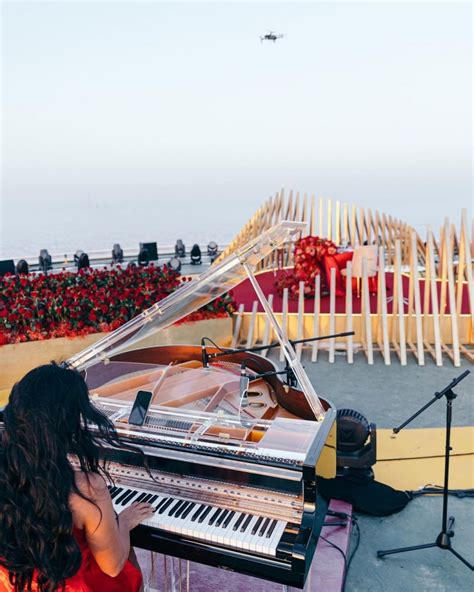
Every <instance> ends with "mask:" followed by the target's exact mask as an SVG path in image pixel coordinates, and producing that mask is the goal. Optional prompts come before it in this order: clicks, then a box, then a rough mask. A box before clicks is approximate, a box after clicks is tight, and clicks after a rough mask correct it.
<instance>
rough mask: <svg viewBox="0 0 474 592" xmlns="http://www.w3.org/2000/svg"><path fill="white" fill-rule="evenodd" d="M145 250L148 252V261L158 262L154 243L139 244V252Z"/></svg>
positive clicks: (156, 248)
mask: <svg viewBox="0 0 474 592" xmlns="http://www.w3.org/2000/svg"><path fill="white" fill-rule="evenodd" d="M142 249H146V250H147V251H148V261H157V260H158V247H157V246H156V243H140V248H139V251H141V250H142Z"/></svg>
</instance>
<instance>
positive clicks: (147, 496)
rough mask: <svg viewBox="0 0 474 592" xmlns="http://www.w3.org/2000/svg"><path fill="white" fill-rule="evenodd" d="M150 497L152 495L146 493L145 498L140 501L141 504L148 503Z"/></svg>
mask: <svg viewBox="0 0 474 592" xmlns="http://www.w3.org/2000/svg"><path fill="white" fill-rule="evenodd" d="M152 497H153V494H152V493H147V494H146V495H145V497H144V498H143V499H142V502H149V501H150V500H151V498H152Z"/></svg>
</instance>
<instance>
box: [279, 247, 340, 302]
mask: <svg viewBox="0 0 474 592" xmlns="http://www.w3.org/2000/svg"><path fill="white" fill-rule="evenodd" d="M336 252H337V247H336V245H335V244H334V243H333V242H332V241H330V240H327V239H324V238H320V237H319V236H305V237H304V238H300V239H299V240H298V241H296V243H295V264H294V269H293V270H292V271H289V272H283V274H282V275H281V276H280V277H279V278H278V280H277V282H276V286H277V290H278V291H279V293H280V294H281V293H282V292H283V289H284V288H288V291H289V296H290V297H294V298H296V297H297V296H298V294H299V283H300V282H304V286H305V287H304V292H305V295H307V296H314V282H315V278H316V276H317V275H320V276H321V290H322V291H324V290H327V285H326V277H325V274H324V273H323V274H322V273H321V267H322V263H323V259H324V257H326V256H327V255H335V254H336Z"/></svg>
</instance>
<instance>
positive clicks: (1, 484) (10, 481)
mask: <svg viewBox="0 0 474 592" xmlns="http://www.w3.org/2000/svg"><path fill="white" fill-rule="evenodd" d="M91 426H95V428H96V429H95V431H94V432H92V431H91V429H90V427H91ZM101 440H105V441H106V442H108V443H109V444H111V445H112V446H114V447H117V446H120V444H121V443H120V440H119V438H118V436H117V433H116V431H115V429H114V426H113V424H112V423H111V421H110V420H109V419H108V418H107V417H106V416H105V415H103V414H102V413H100V412H99V411H98V410H97V409H96V408H95V407H94V406H93V405H92V404H91V402H90V399H89V392H88V389H87V385H86V383H85V381H84V379H83V378H82V376H81V375H80V374H79V373H78V372H76V371H75V370H70V369H66V368H62V367H60V366H58V365H56V364H54V363H51V364H47V365H45V366H40V367H39V368H36V369H34V370H31V372H28V374H26V376H25V377H24V378H22V380H20V382H18V383H17V384H15V386H14V387H13V389H12V392H11V394H10V399H9V403H8V405H7V406H6V407H5V410H4V435H3V440H2V443H1V445H0V461H1V462H0V565H3V566H4V567H5V568H6V569H7V570H8V571H9V573H10V582H11V584H12V585H13V586H14V590H15V592H23V591H25V590H26V591H30V590H31V587H32V583H33V581H35V583H36V584H37V586H38V589H39V591H40V592H52V591H54V590H58V589H62V588H64V585H65V583H64V581H65V579H66V578H69V577H71V576H72V575H74V574H75V573H76V572H77V571H78V569H79V567H80V565H81V553H80V550H79V546H78V544H77V542H76V540H75V538H74V536H73V519H72V514H71V510H70V509H69V503H68V502H69V496H70V494H71V492H75V493H77V494H78V495H80V496H81V497H84V495H82V494H81V492H80V491H79V490H78V488H77V486H76V483H75V480H74V471H73V468H72V466H71V464H70V462H69V460H68V455H74V457H75V458H76V459H77V460H78V462H79V464H80V467H81V469H82V470H83V471H85V472H86V473H105V474H106V471H105V469H104V467H103V466H102V465H103V463H102V462H100V461H99V450H100V448H101Z"/></svg>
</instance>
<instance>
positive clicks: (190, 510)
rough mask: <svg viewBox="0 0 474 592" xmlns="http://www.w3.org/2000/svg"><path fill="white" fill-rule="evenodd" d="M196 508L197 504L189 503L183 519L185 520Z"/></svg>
mask: <svg viewBox="0 0 474 592" xmlns="http://www.w3.org/2000/svg"><path fill="white" fill-rule="evenodd" d="M195 508H196V504H195V503H194V502H189V506H188V507H187V508H186V509H185V510H184V512H183V514H182V516H181V518H182V519H183V520H184V519H185V518H186V517H187V516H188V514H190V513H191V512H192V511H193V510H194V509H195Z"/></svg>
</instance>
